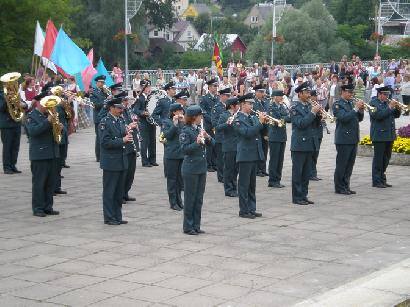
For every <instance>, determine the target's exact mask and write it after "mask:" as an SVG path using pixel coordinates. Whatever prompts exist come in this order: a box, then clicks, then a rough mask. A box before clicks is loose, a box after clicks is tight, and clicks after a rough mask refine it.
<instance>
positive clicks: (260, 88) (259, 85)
mask: <svg viewBox="0 0 410 307" xmlns="http://www.w3.org/2000/svg"><path fill="white" fill-rule="evenodd" d="M253 90H254V91H261V92H265V91H266V89H265V88H264V87H263V85H262V84H258V85H255V86H254V87H253Z"/></svg>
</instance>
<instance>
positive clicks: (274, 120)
mask: <svg viewBox="0 0 410 307" xmlns="http://www.w3.org/2000/svg"><path fill="white" fill-rule="evenodd" d="M251 112H253V113H255V114H256V116H257V117H259V116H260V115H261V114H262V112H261V111H255V110H254V109H252V110H251ZM265 117H266V119H267V121H266V123H267V124H269V125H276V126H278V127H279V128H281V127H283V126H285V120H284V119H277V118H274V117H272V116H270V115H268V114H265Z"/></svg>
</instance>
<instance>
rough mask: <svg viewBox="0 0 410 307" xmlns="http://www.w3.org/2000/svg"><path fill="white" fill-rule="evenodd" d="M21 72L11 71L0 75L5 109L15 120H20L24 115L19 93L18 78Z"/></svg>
mask: <svg viewBox="0 0 410 307" xmlns="http://www.w3.org/2000/svg"><path fill="white" fill-rule="evenodd" d="M20 77H21V74H19V73H18V72H11V73H8V74H5V75H3V76H1V78H0V81H1V82H3V89H4V95H5V99H6V104H7V109H8V111H9V114H10V117H11V118H12V119H13V120H14V121H15V122H20V121H22V119H23V117H24V110H23V107H22V106H21V104H20V101H21V98H20V94H19V84H18V79H19V78H20Z"/></svg>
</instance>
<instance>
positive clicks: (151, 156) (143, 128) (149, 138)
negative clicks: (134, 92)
mask: <svg viewBox="0 0 410 307" xmlns="http://www.w3.org/2000/svg"><path fill="white" fill-rule="evenodd" d="M147 109H148V100H147V97H146V96H145V94H141V95H140V96H139V98H138V100H137V101H136V102H135V104H134V109H133V111H134V113H135V114H137V115H138V117H139V129H140V133H141V138H142V140H141V162H142V166H152V165H155V164H156V159H157V154H156V143H157V142H156V126H155V125H154V124H151V123H149V122H148V121H147V116H146V115H144V112H145V111H147Z"/></svg>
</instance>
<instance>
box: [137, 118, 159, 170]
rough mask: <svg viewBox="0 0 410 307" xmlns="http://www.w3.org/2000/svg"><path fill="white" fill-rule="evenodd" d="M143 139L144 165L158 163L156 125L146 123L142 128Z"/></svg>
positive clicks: (142, 160)
mask: <svg viewBox="0 0 410 307" xmlns="http://www.w3.org/2000/svg"><path fill="white" fill-rule="evenodd" d="M140 133H141V137H142V141H141V162H142V165H149V164H152V163H156V160H157V153H156V126H155V125H150V124H147V125H144V126H142V127H141V128H140Z"/></svg>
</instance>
